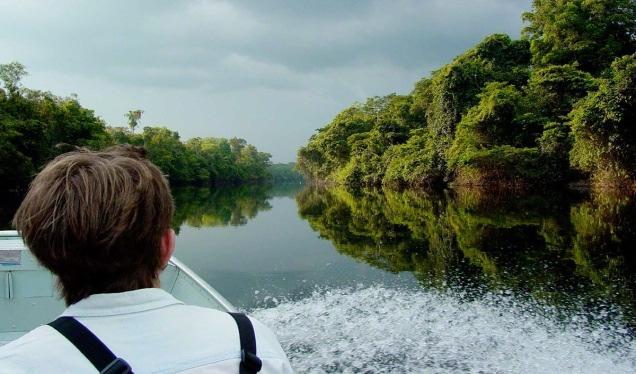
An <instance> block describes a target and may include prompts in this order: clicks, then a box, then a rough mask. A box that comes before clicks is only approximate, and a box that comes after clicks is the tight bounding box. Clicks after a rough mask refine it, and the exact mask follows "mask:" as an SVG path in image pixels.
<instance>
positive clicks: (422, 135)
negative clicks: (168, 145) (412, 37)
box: [298, 0, 636, 187]
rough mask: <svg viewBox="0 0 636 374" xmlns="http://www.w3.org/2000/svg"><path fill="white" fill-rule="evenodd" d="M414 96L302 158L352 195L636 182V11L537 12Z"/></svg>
mask: <svg viewBox="0 0 636 374" xmlns="http://www.w3.org/2000/svg"><path fill="white" fill-rule="evenodd" d="M523 19H524V21H525V23H526V27H525V28H524V29H523V30H522V39H521V40H511V39H510V37H508V36H507V35H501V34H495V35H491V36H489V37H487V38H485V39H484V40H483V41H481V42H480V43H478V44H477V45H476V46H475V47H473V48H471V49H469V50H468V51H466V52H465V53H463V54H462V55H460V56H458V57H456V58H455V59H454V60H453V61H452V62H451V63H449V64H448V65H445V66H443V67H442V68H441V69H439V70H437V71H435V72H433V73H432V74H431V76H430V77H426V78H423V79H422V80H420V81H419V82H417V83H416V85H415V88H414V89H413V91H412V92H411V93H410V94H408V95H395V94H392V95H388V96H385V97H374V98H370V99H368V100H367V101H366V102H365V103H356V104H354V105H353V106H351V107H350V108H347V109H345V110H344V111H342V112H341V113H340V114H338V115H337V116H336V118H334V119H333V121H332V122H331V123H329V124H328V125H326V126H325V127H323V128H321V129H319V130H318V132H317V133H316V134H314V135H313V136H312V137H311V138H310V139H309V142H308V144H307V145H306V146H305V147H303V148H301V149H300V150H299V152H298V167H299V169H300V170H301V171H302V172H303V173H304V174H305V175H306V176H307V177H309V178H312V179H317V180H323V181H330V182H334V183H338V184H343V185H346V186H349V187H360V186H373V185H387V186H433V185H438V184H447V183H451V184H455V185H497V186H502V185H503V186H530V185H538V184H555V183H563V182H566V181H570V180H573V179H581V178H582V177H583V178H589V179H590V180H592V181H593V182H595V183H597V184H601V185H618V186H632V187H633V186H634V185H635V181H636V54H634V52H635V51H636V1H634V0H571V1H563V0H534V1H533V8H532V11H530V12H528V13H525V14H524V15H523Z"/></svg>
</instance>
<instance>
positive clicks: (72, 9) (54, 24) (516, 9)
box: [0, 0, 531, 162]
mask: <svg viewBox="0 0 636 374" xmlns="http://www.w3.org/2000/svg"><path fill="white" fill-rule="evenodd" d="M530 2H531V1H530V0H461V1H460V0H421V1H414V0H413V1H409V0H404V1H401V0H397V1H388V0H387V1H343V0H333V1H311V2H310V1H300V0H298V1H263V0H251V1H212V0H210V1H203V0H201V1H180V2H177V1H156V0H148V1H128V0H122V1H113V0H110V1H59V0H58V1H29V0H12V1H7V0H0V25H2V28H1V29H0V63H7V62H10V61H19V62H21V63H23V64H24V65H26V67H27V70H28V71H29V76H28V77H26V78H25V79H24V85H25V86H27V87H29V88H34V89H42V90H50V91H52V92H53V93H55V94H57V95H60V96H68V95H70V94H72V93H76V94H77V95H79V99H80V102H81V103H82V105H84V106H85V107H88V108H90V109H94V110H95V112H96V113H97V115H99V116H100V117H102V118H103V119H104V120H105V121H106V122H107V123H108V124H111V125H123V124H124V123H125V119H124V113H126V112H127V111H128V110H131V109H142V110H144V111H145V112H144V115H143V118H142V121H141V126H147V125H162V126H167V127H169V128H171V129H173V130H176V131H178V132H179V134H180V135H181V137H182V139H188V138H191V137H195V136H202V137H203V136H215V137H232V136H237V137H241V138H245V139H246V140H247V141H248V142H249V143H252V144H254V145H256V146H257V147H258V148H259V150H262V151H265V152H269V153H271V154H272V155H273V161H275V162H287V161H293V160H294V159H295V155H296V150H297V149H298V147H300V146H302V145H304V144H305V143H306V141H307V139H308V138H309V136H311V135H312V133H313V132H314V131H315V130H316V129H317V128H320V127H322V126H324V125H325V124H327V123H328V122H329V121H330V120H331V119H332V118H333V117H334V115H336V114H337V113H338V112H339V111H341V110H342V109H344V108H345V107H347V106H349V105H351V104H352V103H353V102H355V101H363V100H364V99H365V98H367V97H370V96H375V95H386V94H389V93H392V92H396V93H408V92H409V91H410V90H411V89H412V87H413V84H414V83H415V82H416V81H417V80H418V79H419V78H421V77H423V76H427V75H429V74H430V72H431V71H432V70H435V69H437V68H439V67H440V66H441V65H443V64H444V63H447V62H449V61H450V60H451V59H452V58H453V57H454V56H456V55H458V54H460V53H461V52H462V51H464V50H465V49H467V48H469V47H471V46H472V45H474V44H475V43H476V42H478V41H479V40H480V39H482V38H483V37H484V36H486V35H488V34H492V33H507V34H510V35H511V36H513V37H518V36H519V30H520V28H521V17H520V16H521V13H522V12H523V11H525V10H528V9H529V8H530Z"/></svg>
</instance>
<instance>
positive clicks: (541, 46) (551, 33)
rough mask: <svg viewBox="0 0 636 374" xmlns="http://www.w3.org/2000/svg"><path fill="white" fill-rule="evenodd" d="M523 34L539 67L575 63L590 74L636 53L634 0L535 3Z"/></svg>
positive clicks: (556, 0)
mask: <svg viewBox="0 0 636 374" xmlns="http://www.w3.org/2000/svg"><path fill="white" fill-rule="evenodd" d="M532 8H533V9H532V11H531V12H527V13H525V14H524V15H523V18H524V20H525V21H526V22H527V23H528V25H527V27H526V28H525V29H524V30H523V34H524V35H525V37H527V38H528V39H529V40H530V42H531V50H532V60H533V63H534V64H536V65H549V64H556V65H562V64H572V63H577V64H578V65H579V66H580V68H581V69H582V70H584V71H587V72H590V73H599V72H601V71H603V70H604V69H606V68H607V67H609V65H610V63H611V62H612V61H613V60H614V58H616V57H617V56H623V55H626V54H631V53H633V52H634V51H636V2H634V0H534V1H533V7H532Z"/></svg>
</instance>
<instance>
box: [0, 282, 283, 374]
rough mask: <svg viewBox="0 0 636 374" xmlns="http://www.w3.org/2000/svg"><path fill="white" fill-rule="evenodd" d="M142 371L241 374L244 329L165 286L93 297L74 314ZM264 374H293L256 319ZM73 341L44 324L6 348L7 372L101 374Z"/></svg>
mask: <svg viewBox="0 0 636 374" xmlns="http://www.w3.org/2000/svg"><path fill="white" fill-rule="evenodd" d="M62 315H63V316H71V317H75V318H76V319H77V320H78V321H79V322H81V323H82V324H84V325H85V326H86V327H88V329H89V330H91V331H92V332H93V333H94V334H95V335H97V337H98V338H99V339H100V340H101V341H102V342H104V344H106V346H107V347H108V348H109V349H110V350H111V351H113V353H114V354H115V355H116V356H118V357H121V358H123V359H124V360H126V361H127V362H128V363H129V364H130V366H131V367H132V369H133V371H134V372H135V373H137V374H139V373H189V374H194V373H238V367H239V362H240V343H239V335H238V328H237V326H236V323H235V322H234V320H233V319H232V317H231V316H230V315H228V314H227V313H223V312H220V311H217V310H213V309H208V308H201V307H197V306H191V305H184V304H183V303H182V302H181V301H179V300H177V299H175V298H174V297H172V295H170V294H168V293H167V292H165V291H163V290H161V289H158V288H145V289H140V290H135V291H128V292H121V293H112V294H96V295H92V296H90V297H88V298H86V299H84V300H82V301H80V302H78V303H76V304H73V305H71V306H69V307H68V309H66V311H65V312H64V313H63V314H62ZM250 320H251V321H252V324H253V326H254V331H255V334H256V347H257V348H256V350H257V355H258V356H259V357H260V358H261V360H262V361H263V368H262V370H261V373H292V372H293V371H292V369H291V366H290V364H289V361H288V359H287V356H286V355H285V353H284V352H283V350H282V348H281V346H280V344H279V343H278V340H277V339H276V336H275V335H274V334H273V333H272V332H271V331H270V330H269V329H268V328H267V327H266V326H265V325H263V324H262V323H260V322H259V321H257V320H255V319H253V318H250ZM96 371H97V370H96V369H95V367H94V366H93V365H92V364H91V363H90V361H88V359H86V358H85V357H84V356H83V355H82V353H80V352H79V351H78V350H77V348H75V346H73V345H72V344H71V343H70V342H69V341H68V340H66V338H65V337H63V336H62V335H61V334H60V333H59V332H57V331H56V330H54V329H53V328H52V327H50V326H47V325H44V326H40V327H38V328H36V329H35V330H33V331H31V332H29V333H28V334H26V335H24V336H23V337H21V338H19V339H17V340H15V341H13V342H11V343H9V344H7V345H5V346H2V347H0V373H1V374H5V373H11V374H18V373H94V372H96Z"/></svg>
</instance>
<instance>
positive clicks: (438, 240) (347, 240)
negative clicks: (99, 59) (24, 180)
mask: <svg viewBox="0 0 636 374" xmlns="http://www.w3.org/2000/svg"><path fill="white" fill-rule="evenodd" d="M174 195H175V201H176V205H177V212H176V215H175V222H174V226H175V229H176V230H177V232H178V239H177V250H176V256H177V257H179V259H181V260H182V261H183V262H184V263H186V264H187V265H188V266H190V267H191V268H192V269H193V270H194V271H196V272H197V273H198V274H199V275H200V276H201V277H202V278H204V279H205V280H206V281H208V282H209V283H210V284H212V285H213V286H214V287H215V288H216V289H217V290H219V291H220V292H221V293H222V294H223V295H225V296H226V298H228V299H229V300H230V301H231V302H232V303H234V304H235V305H236V306H238V307H239V308H241V309H243V310H246V311H249V312H250V313H251V314H253V315H254V316H256V317H257V318H259V319H260V320H262V321H263V322H265V323H266V324H267V325H269V326H270V327H271V328H272V329H273V330H274V331H275V332H276V333H277V335H278V336H279V339H280V340H281V343H282V345H283V348H284V349H285V350H286V352H287V353H288V355H289V357H290V359H291V362H292V365H293V366H294V368H295V369H296V370H297V371H298V372H302V373H304V372H315V373H328V372H345V373H389V372H390V373H393V372H400V373H401V372H413V373H421V372H435V373H437V372H439V373H454V372H484V373H491V372H496V373H517V372H536V373H546V372H550V373H552V372H559V373H561V372H572V373H631V372H636V340H635V338H636V293H635V292H634V290H636V252H634V248H635V247H634V244H633V243H634V242H636V231H635V230H636V198H635V197H630V196H621V195H613V194H609V193H604V194H594V193H590V192H586V191H573V190H567V191H551V192H550V193H543V194H537V195H531V194H530V195H529V194H525V195H515V194H510V193H504V192H501V193H493V192H488V193H487V192H483V191H470V190H468V191H454V192H451V191H445V192H440V193H436V194H425V193H421V192H414V191H405V192H392V191H380V190H374V191H361V192H358V193H350V192H347V191H345V190H342V189H320V188H309V187H303V186H299V185H282V186H274V187H266V186H251V187H250V186H244V187H234V188H223V189H194V188H187V189H175V190H174ZM9 210H10V208H5V209H4V213H3V211H2V209H0V218H2V217H8V216H10V214H9V213H7V211H9ZM3 215H4V216H3ZM5 222H6V218H5Z"/></svg>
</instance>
